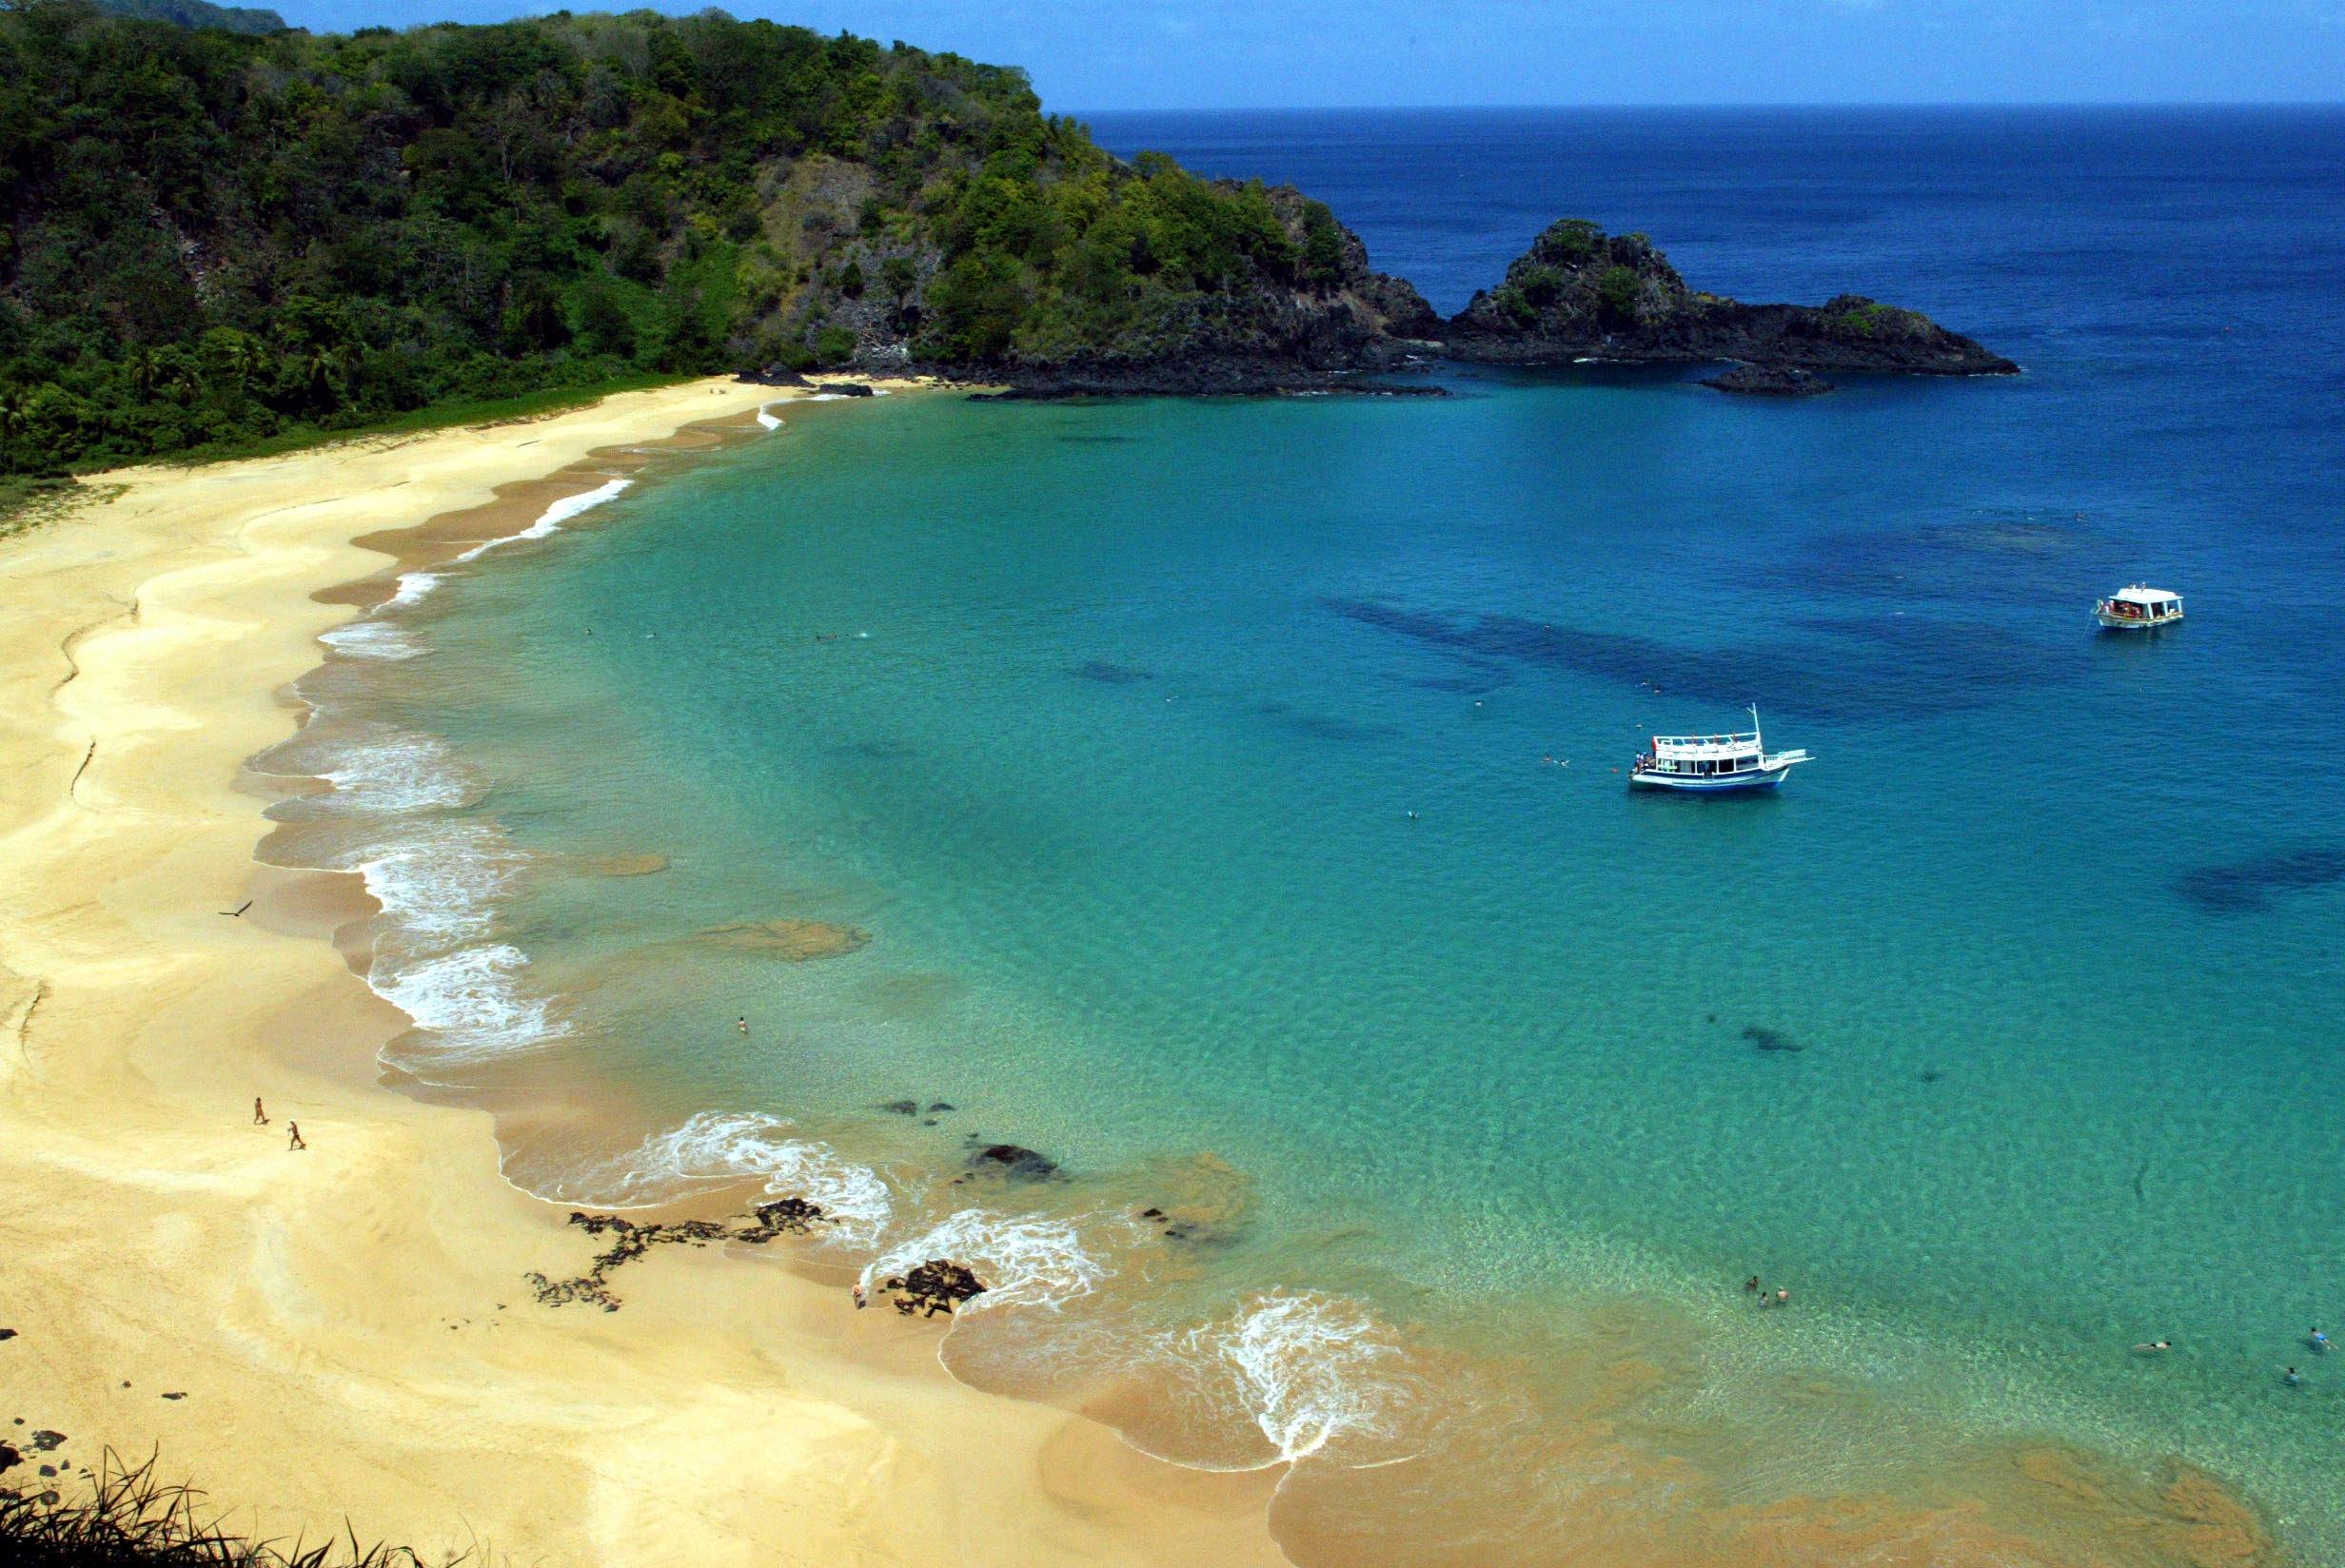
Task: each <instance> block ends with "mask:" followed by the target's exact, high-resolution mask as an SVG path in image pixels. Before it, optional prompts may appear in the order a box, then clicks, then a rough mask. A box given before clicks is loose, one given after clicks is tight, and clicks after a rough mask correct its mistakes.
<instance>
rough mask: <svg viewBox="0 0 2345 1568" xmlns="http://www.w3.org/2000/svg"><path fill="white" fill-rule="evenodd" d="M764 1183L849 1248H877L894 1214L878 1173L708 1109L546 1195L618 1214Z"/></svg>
mask: <svg viewBox="0 0 2345 1568" xmlns="http://www.w3.org/2000/svg"><path fill="white" fill-rule="evenodd" d="M756 1178H762V1179H763V1180H764V1183H765V1190H766V1194H767V1195H768V1196H769V1197H775V1198H804V1199H805V1200H806V1201H807V1202H809V1203H812V1204H817V1205H820V1206H821V1208H822V1211H823V1212H824V1213H825V1214H827V1215H829V1216H830V1217H831V1218H832V1219H833V1220H834V1221H836V1222H837V1224H836V1225H831V1226H827V1227H825V1228H824V1229H823V1230H821V1231H818V1233H817V1234H818V1235H820V1236H822V1237H823V1238H825V1239H827V1240H831V1241H836V1242H838V1243H839V1244H841V1245H849V1246H870V1245H876V1244H877V1241H878V1239H879V1234H880V1232H881V1231H882V1230H883V1229H884V1228H885V1227H886V1225H887V1223H888V1220H889V1217H890V1216H891V1214H892V1213H893V1212H894V1203H893V1200H892V1199H891V1198H890V1196H889V1193H888V1186H887V1183H886V1182H885V1181H883V1180H882V1179H881V1178H880V1175H879V1173H878V1172H877V1171H876V1170H874V1169H872V1168H871V1167H870V1166H862V1165H857V1164H856V1163H855V1162H854V1161H852V1160H849V1159H846V1158H844V1157H843V1156H841V1155H840V1154H839V1152H838V1150H837V1149H835V1148H833V1147H831V1146H830V1145H828V1144H825V1143H821V1142H818V1141H817V1140H814V1139H810V1138H799V1137H795V1136H793V1135H792V1129H791V1126H790V1124H789V1123H788V1122H785V1121H783V1120H781V1119H780V1118H779V1117H776V1116H768V1115H766V1114H764V1113H763V1112H762V1111H754V1110H751V1111H716V1110H703V1111H698V1112H695V1113H694V1114H693V1115H692V1116H690V1117H688V1118H687V1119H686V1120H685V1121H684V1123H683V1125H682V1126H680V1127H671V1128H670V1129H668V1130H667V1131H665V1132H655V1133H653V1134H651V1135H650V1136H649V1137H647V1138H645V1139H644V1140H643V1141H642V1142H641V1143H640V1144H639V1145H637V1146H636V1147H634V1148H632V1149H630V1150H628V1151H627V1152H626V1153H624V1154H621V1155H618V1156H616V1157H615V1158H613V1159H610V1160H606V1161H604V1162H603V1163H602V1164H601V1165H598V1166H590V1167H588V1168H587V1169H585V1170H582V1171H580V1172H578V1173H577V1174H576V1175H574V1176H569V1177H565V1178H563V1179H562V1181H561V1182H559V1183H557V1184H555V1186H554V1187H553V1189H552V1190H551V1191H549V1192H548V1193H547V1194H546V1196H548V1197H551V1198H558V1199H561V1200H562V1201H564V1202H569V1203H588V1204H594V1205H607V1206H610V1207H616V1208H631V1207H643V1206H646V1205H653V1204H662V1203H672V1202H674V1201H675V1200H677V1199H679V1198H683V1197H688V1196H690V1195H691V1194H692V1193H694V1192H697V1191H704V1190H706V1189H708V1188H709V1187H712V1186H721V1185H723V1184H725V1183H728V1182H738V1181H742V1180H749V1179H756Z"/></svg>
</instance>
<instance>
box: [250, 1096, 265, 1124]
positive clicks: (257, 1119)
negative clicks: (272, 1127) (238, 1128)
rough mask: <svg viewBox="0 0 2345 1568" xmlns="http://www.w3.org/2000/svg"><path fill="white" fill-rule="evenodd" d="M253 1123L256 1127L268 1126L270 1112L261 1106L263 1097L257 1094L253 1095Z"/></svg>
mask: <svg viewBox="0 0 2345 1568" xmlns="http://www.w3.org/2000/svg"><path fill="white" fill-rule="evenodd" d="M252 1125H253V1126H254V1127H266V1126H268V1112H267V1111H266V1110H263V1109H262V1108H261V1097H260V1096H259V1095H257V1094H256V1095H254V1096H253V1097H252Z"/></svg>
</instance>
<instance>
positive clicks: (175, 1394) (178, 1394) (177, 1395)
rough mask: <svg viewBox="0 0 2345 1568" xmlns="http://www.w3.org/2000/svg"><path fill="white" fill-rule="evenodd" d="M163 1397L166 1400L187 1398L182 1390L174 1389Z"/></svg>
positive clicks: (185, 1391)
mask: <svg viewBox="0 0 2345 1568" xmlns="http://www.w3.org/2000/svg"><path fill="white" fill-rule="evenodd" d="M163 1397H164V1398H165V1399H167V1400H184V1399H186V1398H187V1390H186V1389H184V1388H175V1389H173V1390H171V1391H170V1392H169V1393H168V1394H166V1395H164V1396H163Z"/></svg>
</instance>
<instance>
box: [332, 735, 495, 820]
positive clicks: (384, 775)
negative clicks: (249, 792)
mask: <svg viewBox="0 0 2345 1568" xmlns="http://www.w3.org/2000/svg"><path fill="white" fill-rule="evenodd" d="M317 776H318V777H320V778H323V779H325V781H326V782H327V783H329V784H331V785H333V786H334V794H332V795H331V796H329V797H327V799H326V801H325V802H313V803H312V804H324V805H325V806H326V808H327V809H329V810H333V811H336V812H342V811H359V812H367V813H398V812H415V811H436V810H444V809H446V808H449V807H453V806H467V805H470V804H471V803H472V802H474V801H476V800H478V799H479V798H480V797H481V795H482V794H483V793H484V791H483V786H482V781H481V778H480V776H479V774H476V773H474V772H473V771H472V770H471V769H470V768H467V767H465V766H464V765H463V763H461V762H459V761H457V760H456V757H455V755H454V754H453V753H452V752H450V751H449V749H448V743H447V742H446V741H444V740H443V739H441V738H440V737H439V736H438V735H424V734H421V733H419V732H416V731H412V730H401V729H396V728H393V727H391V726H389V725H369V726H367V727H365V729H363V730H360V731H358V732H356V733H354V734H353V735H350V737H349V738H348V739H346V740H345V741H343V742H341V743H340V744H339V745H337V747H336V749H335V755H334V766H333V767H331V768H329V769H327V770H325V772H324V773H321V774H318V775H317Z"/></svg>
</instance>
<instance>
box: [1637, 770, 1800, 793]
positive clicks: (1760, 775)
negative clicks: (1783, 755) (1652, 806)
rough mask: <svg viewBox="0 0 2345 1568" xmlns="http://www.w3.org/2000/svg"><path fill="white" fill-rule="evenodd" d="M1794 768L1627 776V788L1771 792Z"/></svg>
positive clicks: (1704, 791)
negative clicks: (1731, 772) (1728, 772)
mask: <svg viewBox="0 0 2345 1568" xmlns="http://www.w3.org/2000/svg"><path fill="white" fill-rule="evenodd" d="M1795 766H1797V764H1795V763H1788V762H1786V763H1785V764H1783V766H1782V767H1780V768H1757V769H1754V770H1752V771H1751V772H1749V773H1746V774H1727V775H1725V776H1724V777H1721V776H1719V775H1718V774H1708V775H1706V776H1705V775H1703V774H1649V773H1638V774H1630V775H1629V777H1628V787H1629V788H1630V789H1632V790H1675V791H1677V792H1678V793H1679V794H1741V793H1743V792H1744V791H1745V790H1771V789H1774V788H1775V787H1776V786H1777V785H1779V784H1781V783H1782V782H1783V780H1784V779H1786V778H1788V777H1790V776H1791V770H1792V769H1793V768H1794V767H1795Z"/></svg>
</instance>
